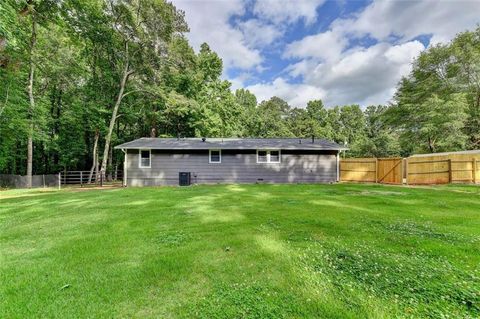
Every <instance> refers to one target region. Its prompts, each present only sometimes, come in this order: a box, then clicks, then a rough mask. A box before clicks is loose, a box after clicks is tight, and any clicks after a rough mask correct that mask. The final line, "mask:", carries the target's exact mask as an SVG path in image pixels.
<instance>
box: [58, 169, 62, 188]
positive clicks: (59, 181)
mask: <svg viewBox="0 0 480 319" xmlns="http://www.w3.org/2000/svg"><path fill="white" fill-rule="evenodd" d="M61 188H62V173H58V189H61Z"/></svg>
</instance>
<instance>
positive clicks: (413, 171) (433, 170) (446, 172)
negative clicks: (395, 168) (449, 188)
mask: <svg viewBox="0 0 480 319" xmlns="http://www.w3.org/2000/svg"><path fill="white" fill-rule="evenodd" d="M479 166H480V155H477V156H467V155H449V156H428V157H427V156H424V157H415V156H414V157H409V158H408V159H407V174H406V175H407V176H406V177H407V180H406V182H407V183H408V184H448V183H474V184H476V183H478V182H479V181H480V171H479V169H480V167H479Z"/></svg>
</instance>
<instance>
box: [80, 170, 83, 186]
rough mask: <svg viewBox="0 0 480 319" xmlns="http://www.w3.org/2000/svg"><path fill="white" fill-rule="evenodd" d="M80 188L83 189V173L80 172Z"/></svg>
mask: <svg viewBox="0 0 480 319" xmlns="http://www.w3.org/2000/svg"><path fill="white" fill-rule="evenodd" d="M80 187H83V172H82V171H80Z"/></svg>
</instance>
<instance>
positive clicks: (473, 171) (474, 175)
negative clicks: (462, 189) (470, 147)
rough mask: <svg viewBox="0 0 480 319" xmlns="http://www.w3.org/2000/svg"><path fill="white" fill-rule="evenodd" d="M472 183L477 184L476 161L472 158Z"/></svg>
mask: <svg viewBox="0 0 480 319" xmlns="http://www.w3.org/2000/svg"><path fill="white" fill-rule="evenodd" d="M472 174H473V175H472V182H473V183H474V184H476V183H477V159H476V158H475V157H474V158H473V160H472Z"/></svg>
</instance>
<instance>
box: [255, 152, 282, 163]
mask: <svg viewBox="0 0 480 319" xmlns="http://www.w3.org/2000/svg"><path fill="white" fill-rule="evenodd" d="M261 151H264V152H267V161H266V162H260V161H258V152H261ZM271 151H276V152H278V161H275V162H272V161H271V160H270V152H271ZM281 162H282V152H281V151H280V150H278V149H257V164H280V163H281Z"/></svg>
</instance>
